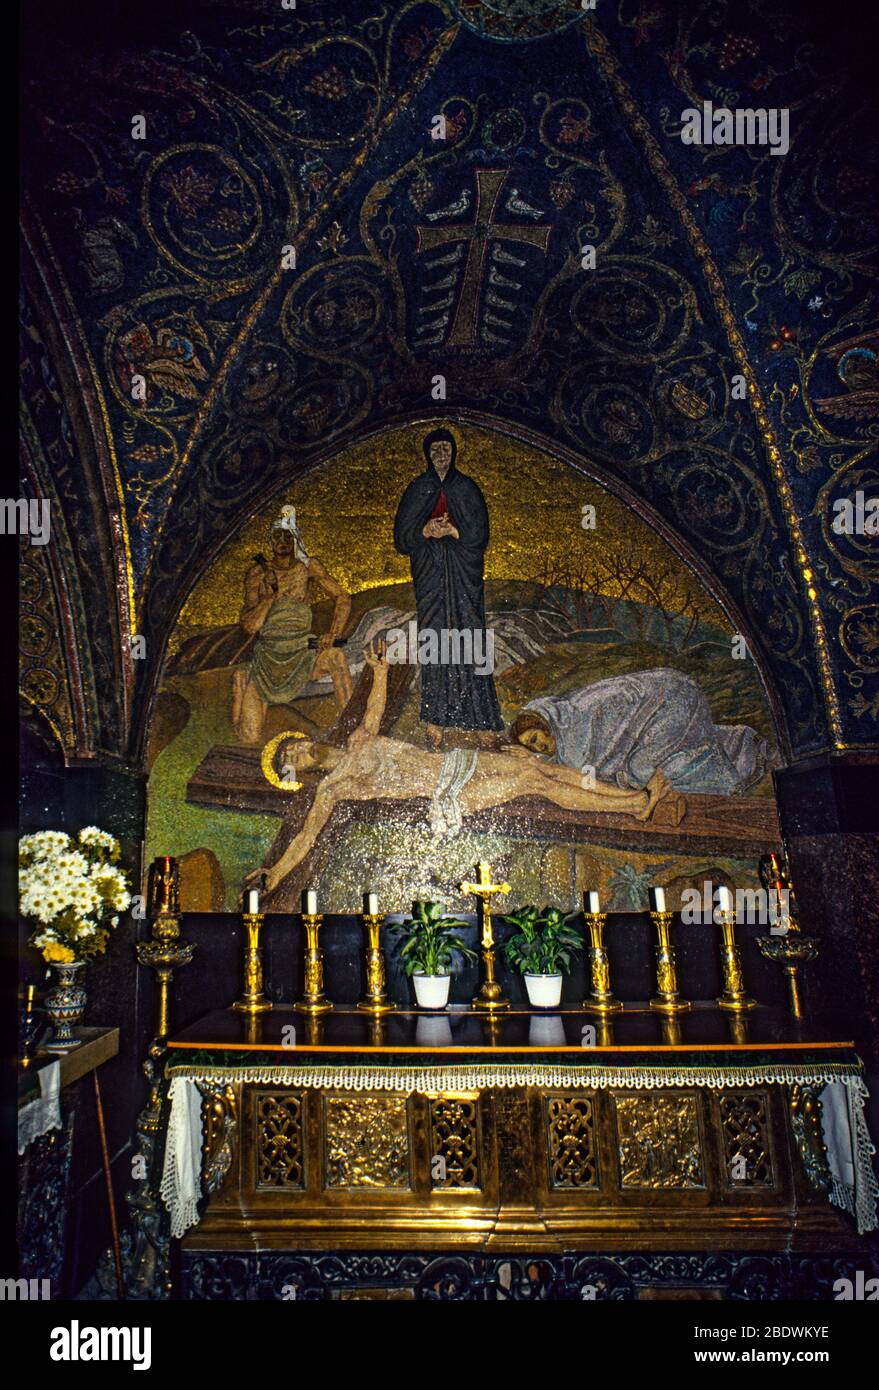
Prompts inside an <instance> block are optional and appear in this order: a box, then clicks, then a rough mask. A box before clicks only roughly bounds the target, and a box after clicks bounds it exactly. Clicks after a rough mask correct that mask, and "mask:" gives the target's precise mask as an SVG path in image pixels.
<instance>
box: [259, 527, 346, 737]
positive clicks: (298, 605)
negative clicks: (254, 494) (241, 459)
mask: <svg viewBox="0 0 879 1390" xmlns="http://www.w3.org/2000/svg"><path fill="white" fill-rule="evenodd" d="M271 552H272V553H271V555H270V556H269V557H268V558H267V557H266V556H264V555H255V556H254V557H253V562H252V564H251V566H250V568H249V569H248V571H247V574H246V576H245V580H244V605H243V607H242V609H241V614H240V617H239V622H240V623H241V626H242V627H243V628H244V630H245V631H246V632H248V633H255V634H256V641H255V642H254V644H253V648H252V652H251V657H250V664H249V665H248V666H245V667H243V668H242V669H240V670H238V671H236V672H235V676H234V679H233V684H232V723H233V725H234V727H235V731H236V733H237V735H238V737H239V739H240V740H241V742H242V743H246V744H260V743H262V741H263V730H264V726H265V720H266V714H267V713H268V709H269V706H270V705H286V704H289V702H290V701H291V700H295V699H296V698H297V696H299V695H301V693H302V691H303V689H304V688H305V686H306V685H307V684H308V682H309V681H315V680H320V679H321V677H326V676H329V677H330V679H331V680H332V683H333V691H334V694H335V698H336V701H337V703H338V705H339V709H340V710H341V709H344V707H345V705H347V703H348V701H349V700H350V698H351V690H352V683H351V675H350V672H349V670H348V663H347V661H346V659H345V655H344V651H343V649H342V647H341V646H339V645H338V642H339V639H340V637H341V634H342V632H343V630H344V627H345V624H346V623H347V621H348V616H349V613H350V611H351V598H350V595H349V594H348V592H347V591H346V590H345V589H344V588H343V587H342V585H341V584H340V583H339V582H338V580H336V579H334V578H333V576H332V575H331V574H330V573H329V572H328V570H326V569H325V568H324V566H323V564H322V563H321V561H320V560H319V559H317V557H316V556H313V555H309V554H308V552H307V551H306V549H305V545H304V544H303V541H302V536H301V534H300V531H299V526H298V524H297V521H296V510H295V508H294V507H292V506H290V505H285V506H284V507H282V508H281V515H280V516H279V517H278V519H277V521H276V522H275V523H274V525H273V526H272V529H271ZM310 581H311V582H313V583H314V584H316V585H317V586H318V587H319V588H320V589H322V590H323V592H324V593H326V594H328V595H329V596H330V597H331V598H332V599H334V600H335V608H334V611H333V618H332V622H331V623H330V626H329V629H328V631H327V632H325V633H323V634H322V635H321V636H320V637H315V636H314V635H313V633H312V630H311V629H312V611H311V605H310V603H309V602H308V585H309V582H310Z"/></svg>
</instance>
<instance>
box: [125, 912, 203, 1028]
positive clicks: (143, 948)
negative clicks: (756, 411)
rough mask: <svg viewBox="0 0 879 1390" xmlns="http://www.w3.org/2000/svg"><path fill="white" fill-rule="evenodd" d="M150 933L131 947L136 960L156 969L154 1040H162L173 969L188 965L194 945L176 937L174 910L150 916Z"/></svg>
mask: <svg viewBox="0 0 879 1390" xmlns="http://www.w3.org/2000/svg"><path fill="white" fill-rule="evenodd" d="M152 933H153V934H152V937H151V938H150V940H149V941H138V942H137V944H136V945H135V948H134V950H135V954H136V955H137V959H138V962H139V963H140V964H141V965H148V966H149V967H150V969H151V970H155V972H156V980H157V982H158V986H159V998H158V1004H157V1009H156V1015H157V1016H156V1040H157V1041H158V1042H164V1040H165V1038H167V1036H168V1027H169V1025H168V992H169V990H170V987H171V981H172V979H173V978H174V971H175V970H177V969H178V968H179V967H180V966H181V965H188V964H189V962H190V961H191V960H192V953H193V951H194V950H195V947H194V946H193V944H192V943H191V942H190V941H181V940H180V918H179V917H178V916H177V915H176V913H174V912H161V913H159V915H158V916H157V917H155V918H154V919H153V924H152Z"/></svg>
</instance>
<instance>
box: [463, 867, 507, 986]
mask: <svg viewBox="0 0 879 1390" xmlns="http://www.w3.org/2000/svg"><path fill="white" fill-rule="evenodd" d="M477 870H478V877H477V879H476V882H475V883H462V884H461V892H462V893H475V894H476V901H477V903H478V917H479V926H480V941H479V944H480V946H481V948H482V969H483V974H484V979H483V983H482V986H481V988H480V989H479V991H478V993H477V994H476V995H474V997H473V999H472V1000H471V1004H470V1007H471V1008H473V1009H481V1010H483V1011H484V1012H486V1013H490V1014H492V1013H498V1012H500V1010H501V1009H508V1008H509V1007H510V1001H509V999H506V998H505V997H504V992H503V990H502V989H501V987H500V985H499V984H498V982H497V980H496V979H495V978H494V952H495V945H494V932H493V930H492V925H491V898H492V894H494V893H509V891H510V885H509V884H508V883H492V881H491V869H490V867H489V865H488V864H487V863H486V861H485V860H484V859H483V860H480V861H479V864H478V865H477Z"/></svg>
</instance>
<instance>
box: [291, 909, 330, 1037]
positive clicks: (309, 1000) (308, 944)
mask: <svg viewBox="0 0 879 1390" xmlns="http://www.w3.org/2000/svg"><path fill="white" fill-rule="evenodd" d="M322 921H323V916H322V914H321V913H319V912H303V914H302V925H303V926H304V928H305V993H304V994H303V996H302V998H301V999H297V1001H296V1003H295V1004H294V1005H293V1007H294V1009H298V1010H299V1012H300V1013H302V1014H311V1015H315V1014H325V1013H328V1012H329V1010H330V1009H331V1008H332V1007H333V1006H332V1004H331V1003H330V1001H329V999H327V997H326V995H325V994H324V953H323V951H322V950H321V948H320V946H318V944H317V934H318V930H319V928H320V924H321V922H322Z"/></svg>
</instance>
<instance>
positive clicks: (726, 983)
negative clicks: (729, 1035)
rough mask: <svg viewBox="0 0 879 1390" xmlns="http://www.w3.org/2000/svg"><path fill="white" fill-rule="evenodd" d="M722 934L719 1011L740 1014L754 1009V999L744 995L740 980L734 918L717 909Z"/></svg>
mask: <svg viewBox="0 0 879 1390" xmlns="http://www.w3.org/2000/svg"><path fill="white" fill-rule="evenodd" d="M717 912H718V920H719V921H720V930H721V934H722V940H721V946H720V968H721V970H722V971H723V993H722V994H721V996H720V998H719V999H718V1001H717V1007H718V1008H719V1009H731V1010H733V1011H734V1012H735V1013H741V1012H742V1011H743V1010H745V1009H755V1008H756V1007H757V1001H756V999H752V998H751V996H750V995H749V994H746V993H745V982H744V980H743V978H742V961H741V956H740V954H739V948H738V946H737V945H736V930H735V916H734V914H733V913H732V912H728V911H727V910H726V908H725V907H719V908H718V909H717Z"/></svg>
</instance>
